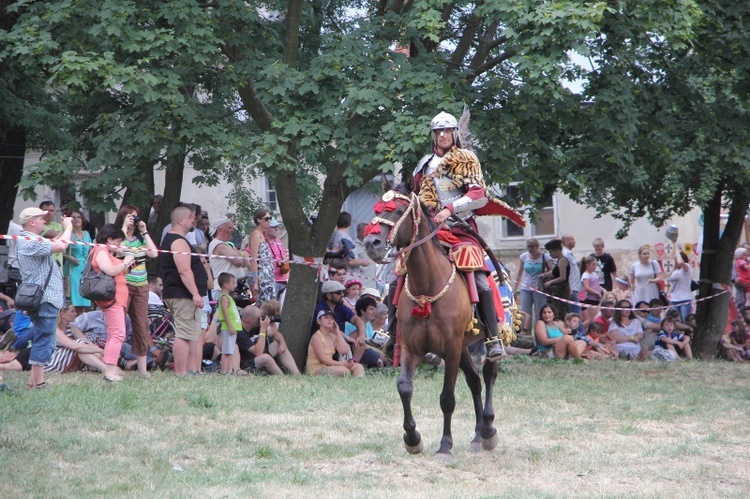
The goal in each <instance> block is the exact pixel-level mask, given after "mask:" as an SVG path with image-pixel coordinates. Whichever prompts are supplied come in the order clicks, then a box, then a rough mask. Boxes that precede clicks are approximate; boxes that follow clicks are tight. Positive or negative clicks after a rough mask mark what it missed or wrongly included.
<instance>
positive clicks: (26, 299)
mask: <svg viewBox="0 0 750 499" xmlns="http://www.w3.org/2000/svg"><path fill="white" fill-rule="evenodd" d="M53 265H57V264H56V263H55V262H50V267H49V273H48V274H47V280H46V281H44V286H40V285H39V284H33V283H30V282H21V284H19V285H18V290H16V298H15V303H16V305H15V308H16V309H18V310H25V311H26V312H34V311H35V310H39V307H40V306H41V305H42V297H43V296H44V290H45V289H47V284H49V278H50V277H51V276H52V266H53Z"/></svg>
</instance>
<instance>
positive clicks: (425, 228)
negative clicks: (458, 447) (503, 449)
mask: <svg viewBox="0 0 750 499" xmlns="http://www.w3.org/2000/svg"><path fill="white" fill-rule="evenodd" d="M375 212H376V214H377V216H376V217H375V218H374V219H373V220H372V222H371V224H370V225H369V226H368V230H367V234H368V235H367V237H365V239H364V244H365V248H366V249H367V253H368V255H369V256H370V258H372V259H373V260H375V261H382V260H383V258H384V257H385V255H386V253H387V252H388V251H389V249H390V248H391V247H395V248H399V249H402V251H401V253H403V255H401V258H402V261H403V263H404V264H405V266H406V271H407V274H406V280H405V283H404V286H403V290H402V292H401V295H400V297H399V300H398V312H397V318H398V325H399V328H400V332H401V375H400V376H399V378H398V393H399V395H400V396H401V403H402V404H403V406H404V431H405V433H404V445H405V447H406V450H407V451H409V452H410V453H412V454H416V453H419V452H421V451H422V449H423V447H424V444H423V442H422V437H421V435H420V434H419V432H418V431H417V428H416V422H415V421H414V417H413V416H412V410H411V396H412V392H413V377H414V372H415V370H416V369H417V366H418V365H419V363H420V361H421V359H422V357H423V356H424V355H425V354H426V353H428V352H432V353H434V354H436V355H439V356H440V357H442V358H443V360H444V361H445V378H444V384H443V391H442V393H441V394H440V408H441V409H442V411H443V438H442V439H441V441H440V448H439V449H438V451H437V456H438V457H446V458H450V457H451V449H452V447H453V437H452V435H451V418H452V416H453V411H454V409H455V406H456V399H455V393H454V392H455V389H456V378H457V376H458V369H459V367H460V368H461V370H462V371H463V372H464V376H465V377H466V383H467V384H468V385H469V388H470V389H471V394H472V398H473V401H474V411H475V414H476V426H475V434H474V439H473V440H472V441H471V450H472V451H475V452H476V451H479V450H480V449H481V448H484V449H486V450H492V449H494V448H495V446H496V445H497V440H498V436H497V430H496V429H495V428H494V427H493V426H492V423H493V421H494V419H495V413H494V411H493V409H492V391H493V388H494V385H495V379H496V377H497V364H495V363H493V362H486V363H485V364H484V368H483V371H482V372H483V376H484V381H485V385H486V400H485V402H484V404H482V382H481V380H480V378H479V373H478V372H477V369H476V367H475V365H474V362H472V358H471V355H470V354H469V349H468V346H469V345H470V344H472V343H475V342H477V341H479V340H481V339H483V336H482V335H481V334H479V335H475V334H472V333H471V332H466V331H467V326H468V325H469V322H470V321H471V319H472V304H471V302H470V300H469V293H468V289H467V287H466V283H465V281H464V280H463V278H461V277H460V273H458V275H457V272H456V267H455V266H454V265H453V263H452V262H451V261H450V260H449V258H448V256H447V253H446V251H445V250H444V249H443V248H442V246H441V245H440V244H439V243H438V241H437V239H436V238H433V237H430V236H431V235H432V234H431V232H432V229H433V228H434V225H433V223H432V222H431V220H430V218H429V216H428V215H427V213H426V211H425V209H424V206H422V205H421V204H420V202H419V198H418V197H417V196H416V194H413V193H411V192H409V191H408V190H407V189H406V188H404V187H403V186H398V187H396V189H394V190H392V191H389V192H387V193H386V194H384V195H383V197H382V199H381V201H380V202H379V203H378V204H377V205H375ZM404 250H405V251H404Z"/></svg>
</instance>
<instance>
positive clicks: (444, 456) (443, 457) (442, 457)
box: [435, 452, 453, 463]
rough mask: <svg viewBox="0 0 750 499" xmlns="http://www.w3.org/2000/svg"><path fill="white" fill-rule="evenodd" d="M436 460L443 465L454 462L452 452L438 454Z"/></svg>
mask: <svg viewBox="0 0 750 499" xmlns="http://www.w3.org/2000/svg"><path fill="white" fill-rule="evenodd" d="M435 459H437V460H438V461H440V462H441V463H450V462H452V461H453V454H451V453H450V452H436V453H435Z"/></svg>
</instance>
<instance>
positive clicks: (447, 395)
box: [437, 347, 461, 459]
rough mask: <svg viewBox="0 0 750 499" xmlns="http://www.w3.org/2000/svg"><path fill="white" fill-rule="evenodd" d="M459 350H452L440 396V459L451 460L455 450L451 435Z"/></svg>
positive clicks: (446, 363)
mask: <svg viewBox="0 0 750 499" xmlns="http://www.w3.org/2000/svg"><path fill="white" fill-rule="evenodd" d="M460 353H461V350H460V347H459V348H452V349H450V351H449V354H448V356H447V357H444V358H443V360H444V361H445V377H444V378H443V391H442V393H441V394H440V409H442V411H443V438H442V439H440V448H439V449H438V451H437V457H438V458H446V459H451V458H452V457H453V455H452V454H451V449H452V448H453V436H452V434H451V420H452V419H453V411H454V410H455V408H456V377H457V376H458V364H459V355H460Z"/></svg>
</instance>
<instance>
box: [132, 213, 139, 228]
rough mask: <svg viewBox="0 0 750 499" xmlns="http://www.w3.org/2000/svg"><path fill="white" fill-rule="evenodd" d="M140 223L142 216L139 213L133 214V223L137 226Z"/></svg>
mask: <svg viewBox="0 0 750 499" xmlns="http://www.w3.org/2000/svg"><path fill="white" fill-rule="evenodd" d="M139 223H141V217H139V216H138V215H133V225H135V226H136V227H137V226H138V224H139Z"/></svg>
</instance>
